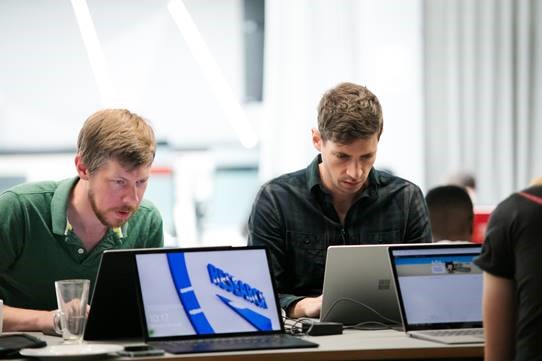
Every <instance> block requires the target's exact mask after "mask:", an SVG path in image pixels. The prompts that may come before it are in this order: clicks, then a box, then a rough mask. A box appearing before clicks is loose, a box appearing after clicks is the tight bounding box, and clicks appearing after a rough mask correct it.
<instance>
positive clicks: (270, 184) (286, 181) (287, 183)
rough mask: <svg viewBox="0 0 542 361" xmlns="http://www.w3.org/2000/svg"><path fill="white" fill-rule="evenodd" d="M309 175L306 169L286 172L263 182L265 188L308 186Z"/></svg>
mask: <svg viewBox="0 0 542 361" xmlns="http://www.w3.org/2000/svg"><path fill="white" fill-rule="evenodd" d="M306 184H307V175H306V170H305V169H300V170H297V171H295V172H290V173H285V174H282V175H280V176H278V177H275V178H273V179H271V180H269V181H267V182H266V183H264V184H263V186H262V187H264V188H274V187H277V188H282V187H306Z"/></svg>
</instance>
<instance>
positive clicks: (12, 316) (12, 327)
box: [3, 305, 55, 332]
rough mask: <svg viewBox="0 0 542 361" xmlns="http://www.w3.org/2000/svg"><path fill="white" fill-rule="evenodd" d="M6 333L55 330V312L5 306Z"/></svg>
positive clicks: (4, 327) (4, 325) (4, 328)
mask: <svg viewBox="0 0 542 361" xmlns="http://www.w3.org/2000/svg"><path fill="white" fill-rule="evenodd" d="M3 314H4V321H3V322H4V324H3V330H4V331H43V332H51V331H53V330H54V316H55V311H37V310H28V309H25V308H16V307H9V306H7V305H4V308H3Z"/></svg>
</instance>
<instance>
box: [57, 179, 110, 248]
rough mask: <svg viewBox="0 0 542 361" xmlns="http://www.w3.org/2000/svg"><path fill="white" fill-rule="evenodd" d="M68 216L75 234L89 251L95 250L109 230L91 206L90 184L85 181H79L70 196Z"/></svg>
mask: <svg viewBox="0 0 542 361" xmlns="http://www.w3.org/2000/svg"><path fill="white" fill-rule="evenodd" d="M67 216H68V220H69V222H70V224H71V226H72V228H73V232H74V233H75V234H76V235H77V237H79V239H80V240H81V241H82V242H83V246H84V247H85V249H86V250H87V251H88V250H91V249H93V248H94V247H95V246H96V245H97V244H98V243H99V242H100V240H101V239H102V238H103V236H104V235H105V234H106V232H107V230H108V227H107V226H104V225H103V224H102V222H100V220H99V219H98V217H96V213H94V210H93V209H92V206H91V205H90V200H89V198H88V183H87V181H85V180H83V179H79V181H78V182H77V184H76V185H75V187H74V188H73V190H72V192H71V194H70V199H69V201H68V207H67Z"/></svg>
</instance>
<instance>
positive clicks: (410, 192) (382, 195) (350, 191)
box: [248, 83, 431, 318]
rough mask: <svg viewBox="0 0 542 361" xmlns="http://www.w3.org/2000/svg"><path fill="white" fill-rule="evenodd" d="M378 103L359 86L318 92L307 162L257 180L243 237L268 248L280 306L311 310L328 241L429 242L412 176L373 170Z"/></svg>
mask: <svg viewBox="0 0 542 361" xmlns="http://www.w3.org/2000/svg"><path fill="white" fill-rule="evenodd" d="M382 129H383V117H382V108H381V106H380V102H379V101H378V99H377V97H376V96H375V95H374V94H373V93H372V92H371V91H369V90H368V89H367V88H366V87H363V86H360V85H356V84H352V83H342V84H339V85H338V86H336V87H335V88H333V89H331V90H329V91H328V92H326V93H325V94H324V96H323V97H322V99H321V100H320V104H319V106H318V128H317V129H316V128H313V129H312V143H313V145H314V147H315V148H316V150H317V151H318V152H319V154H318V155H317V156H316V157H315V159H314V160H313V161H312V163H311V164H310V165H309V166H308V167H307V168H306V169H301V170H299V171H297V172H294V173H289V174H285V175H282V176H280V177H278V178H276V179H273V180H271V181H269V182H268V183H266V184H264V185H263V186H262V187H261V188H260V191H259V192H258V194H257V195H256V199H255V201H254V204H253V207H252V211H251V214H250V217H249V221H248V244H249V245H259V246H265V247H267V248H268V250H269V251H270V255H271V262H272V269H273V274H274V278H275V281H276V284H277V288H278V293H279V297H280V303H281V307H282V308H283V309H284V310H285V311H286V313H287V315H288V316H289V317H293V318H299V317H318V316H319V314H320V310H321V306H322V297H321V293H322V286H323V278H324V267H325V262H326V250H327V248H328V247H329V246H331V245H352V244H374V243H417V242H428V243H430V242H431V229H430V224H429V216H428V213H427V206H426V204H425V200H424V198H423V195H422V192H421V190H420V189H419V188H418V187H417V186H416V185H414V184H413V183H411V182H409V181H406V180H404V179H401V178H399V177H396V176H394V175H391V174H389V173H387V172H382V171H379V170H376V169H375V168H374V167H373V165H374V163H375V160H376V155H377V149H378V143H379V140H380V136H381V134H382Z"/></svg>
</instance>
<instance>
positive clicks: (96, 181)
mask: <svg viewBox="0 0 542 361" xmlns="http://www.w3.org/2000/svg"><path fill="white" fill-rule="evenodd" d="M155 151H156V142H155V137H154V132H153V130H152V128H151V127H150V125H149V124H148V123H147V122H146V121H145V120H144V119H142V118H141V117H139V116H138V115H136V114H133V113H131V112H129V111H127V110H123V109H106V110H101V111H98V112H96V113H95V114H93V115H91V116H90V117H89V118H88V119H87V121H86V122H85V124H84V125H83V128H82V129H81V131H80V133H79V139H78V142H77V154H76V156H75V167H76V170H77V177H75V178H72V179H66V180H63V181H60V182H39V183H28V184H22V185H18V186H15V187H13V188H11V189H9V190H7V191H5V192H4V193H2V194H0V299H3V300H4V305H5V306H4V331H15V330H23V331H32V330H41V331H50V330H52V329H53V328H54V316H55V311H54V309H56V308H57V305H56V298H55V289H54V282H55V281H56V280H60V279H70V278H86V279H90V280H91V282H92V283H93V282H94V280H95V278H96V273H97V269H98V264H99V261H100V256H101V254H102V252H103V251H104V250H106V249H119V248H146V247H161V246H162V245H163V233H162V218H161V216H160V214H159V212H158V210H157V209H156V208H155V207H154V206H153V205H152V204H151V203H150V202H148V201H143V194H144V193H145V189H146V187H147V182H148V178H149V174H150V168H151V164H152V162H153V160H154V155H155ZM91 288H92V285H91Z"/></svg>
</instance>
